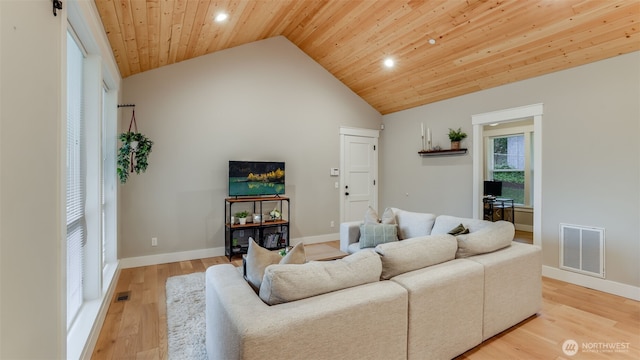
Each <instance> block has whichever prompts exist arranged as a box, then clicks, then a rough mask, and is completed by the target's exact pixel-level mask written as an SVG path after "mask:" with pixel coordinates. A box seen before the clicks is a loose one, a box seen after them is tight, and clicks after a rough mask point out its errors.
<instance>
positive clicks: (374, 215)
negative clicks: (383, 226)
mask: <svg viewBox="0 0 640 360" xmlns="http://www.w3.org/2000/svg"><path fill="white" fill-rule="evenodd" d="M379 222H380V220H379V219H378V212H377V211H375V210H374V209H373V208H372V207H371V206H369V207H368V208H367V211H366V212H365V213H364V223H365V224H377V223H379Z"/></svg>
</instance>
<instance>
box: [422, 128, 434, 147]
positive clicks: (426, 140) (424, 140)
mask: <svg viewBox="0 0 640 360" xmlns="http://www.w3.org/2000/svg"><path fill="white" fill-rule="evenodd" d="M420 134H421V136H422V150H423V151H424V150H431V149H432V145H433V143H432V142H431V129H429V128H427V136H426V137H425V134H424V124H420ZM425 143H426V147H425Z"/></svg>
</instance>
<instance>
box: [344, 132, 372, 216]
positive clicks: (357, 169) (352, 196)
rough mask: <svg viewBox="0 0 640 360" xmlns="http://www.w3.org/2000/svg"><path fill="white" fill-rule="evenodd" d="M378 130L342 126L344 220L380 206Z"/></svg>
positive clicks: (362, 214)
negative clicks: (369, 208)
mask: <svg viewBox="0 0 640 360" xmlns="http://www.w3.org/2000/svg"><path fill="white" fill-rule="evenodd" d="M379 135H380V133H379V131H378V130H371V129H357V128H346V127H341V128H340V169H341V174H340V185H339V189H340V222H346V221H353V220H361V219H362V218H363V217H364V214H365V212H366V210H367V208H368V207H369V206H371V207H372V208H374V209H376V211H377V210H378V137H379Z"/></svg>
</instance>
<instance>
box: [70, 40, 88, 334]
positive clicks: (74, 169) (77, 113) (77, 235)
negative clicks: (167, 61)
mask: <svg viewBox="0 0 640 360" xmlns="http://www.w3.org/2000/svg"><path fill="white" fill-rule="evenodd" d="M83 59H84V56H83V54H82V51H81V50H80V47H79V46H78V44H77V43H76V41H75V40H74V38H73V37H72V36H71V35H70V34H67V174H66V175H67V327H70V326H71V324H72V323H73V320H74V318H75V317H76V315H77V314H78V311H79V310H80V307H81V306H82V303H83V288H82V278H83V276H82V275H83V260H84V245H85V243H86V236H87V235H86V229H85V221H84V220H85V219H84V203H85V185H84V179H85V174H84V172H85V171H84V170H85V169H84V165H83V159H82V156H83V149H82V147H83V145H82V144H83V136H84V135H83V126H82V118H83V91H82V81H83V79H82V74H83V68H82V67H83V66H82V65H83Z"/></svg>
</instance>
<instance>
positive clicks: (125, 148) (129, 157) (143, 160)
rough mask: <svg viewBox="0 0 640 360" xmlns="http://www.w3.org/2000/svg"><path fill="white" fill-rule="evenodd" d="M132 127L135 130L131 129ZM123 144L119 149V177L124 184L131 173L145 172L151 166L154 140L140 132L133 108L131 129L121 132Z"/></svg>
mask: <svg viewBox="0 0 640 360" xmlns="http://www.w3.org/2000/svg"><path fill="white" fill-rule="evenodd" d="M131 127H133V128H134V131H131ZM119 139H120V141H122V146H121V147H120V149H118V161H117V162H118V169H117V171H118V178H119V179H120V182H121V183H122V184H124V183H126V182H127V179H128V178H129V174H130V173H132V172H134V171H135V172H136V174H140V172H145V171H146V170H147V167H148V166H149V162H148V157H149V153H151V147H152V146H153V141H151V140H149V139H147V137H146V136H144V135H143V134H141V133H139V132H138V125H137V124H136V112H135V110H133V112H132V114H131V122H130V123H129V130H128V131H127V132H124V133H122V134H120V137H119Z"/></svg>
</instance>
